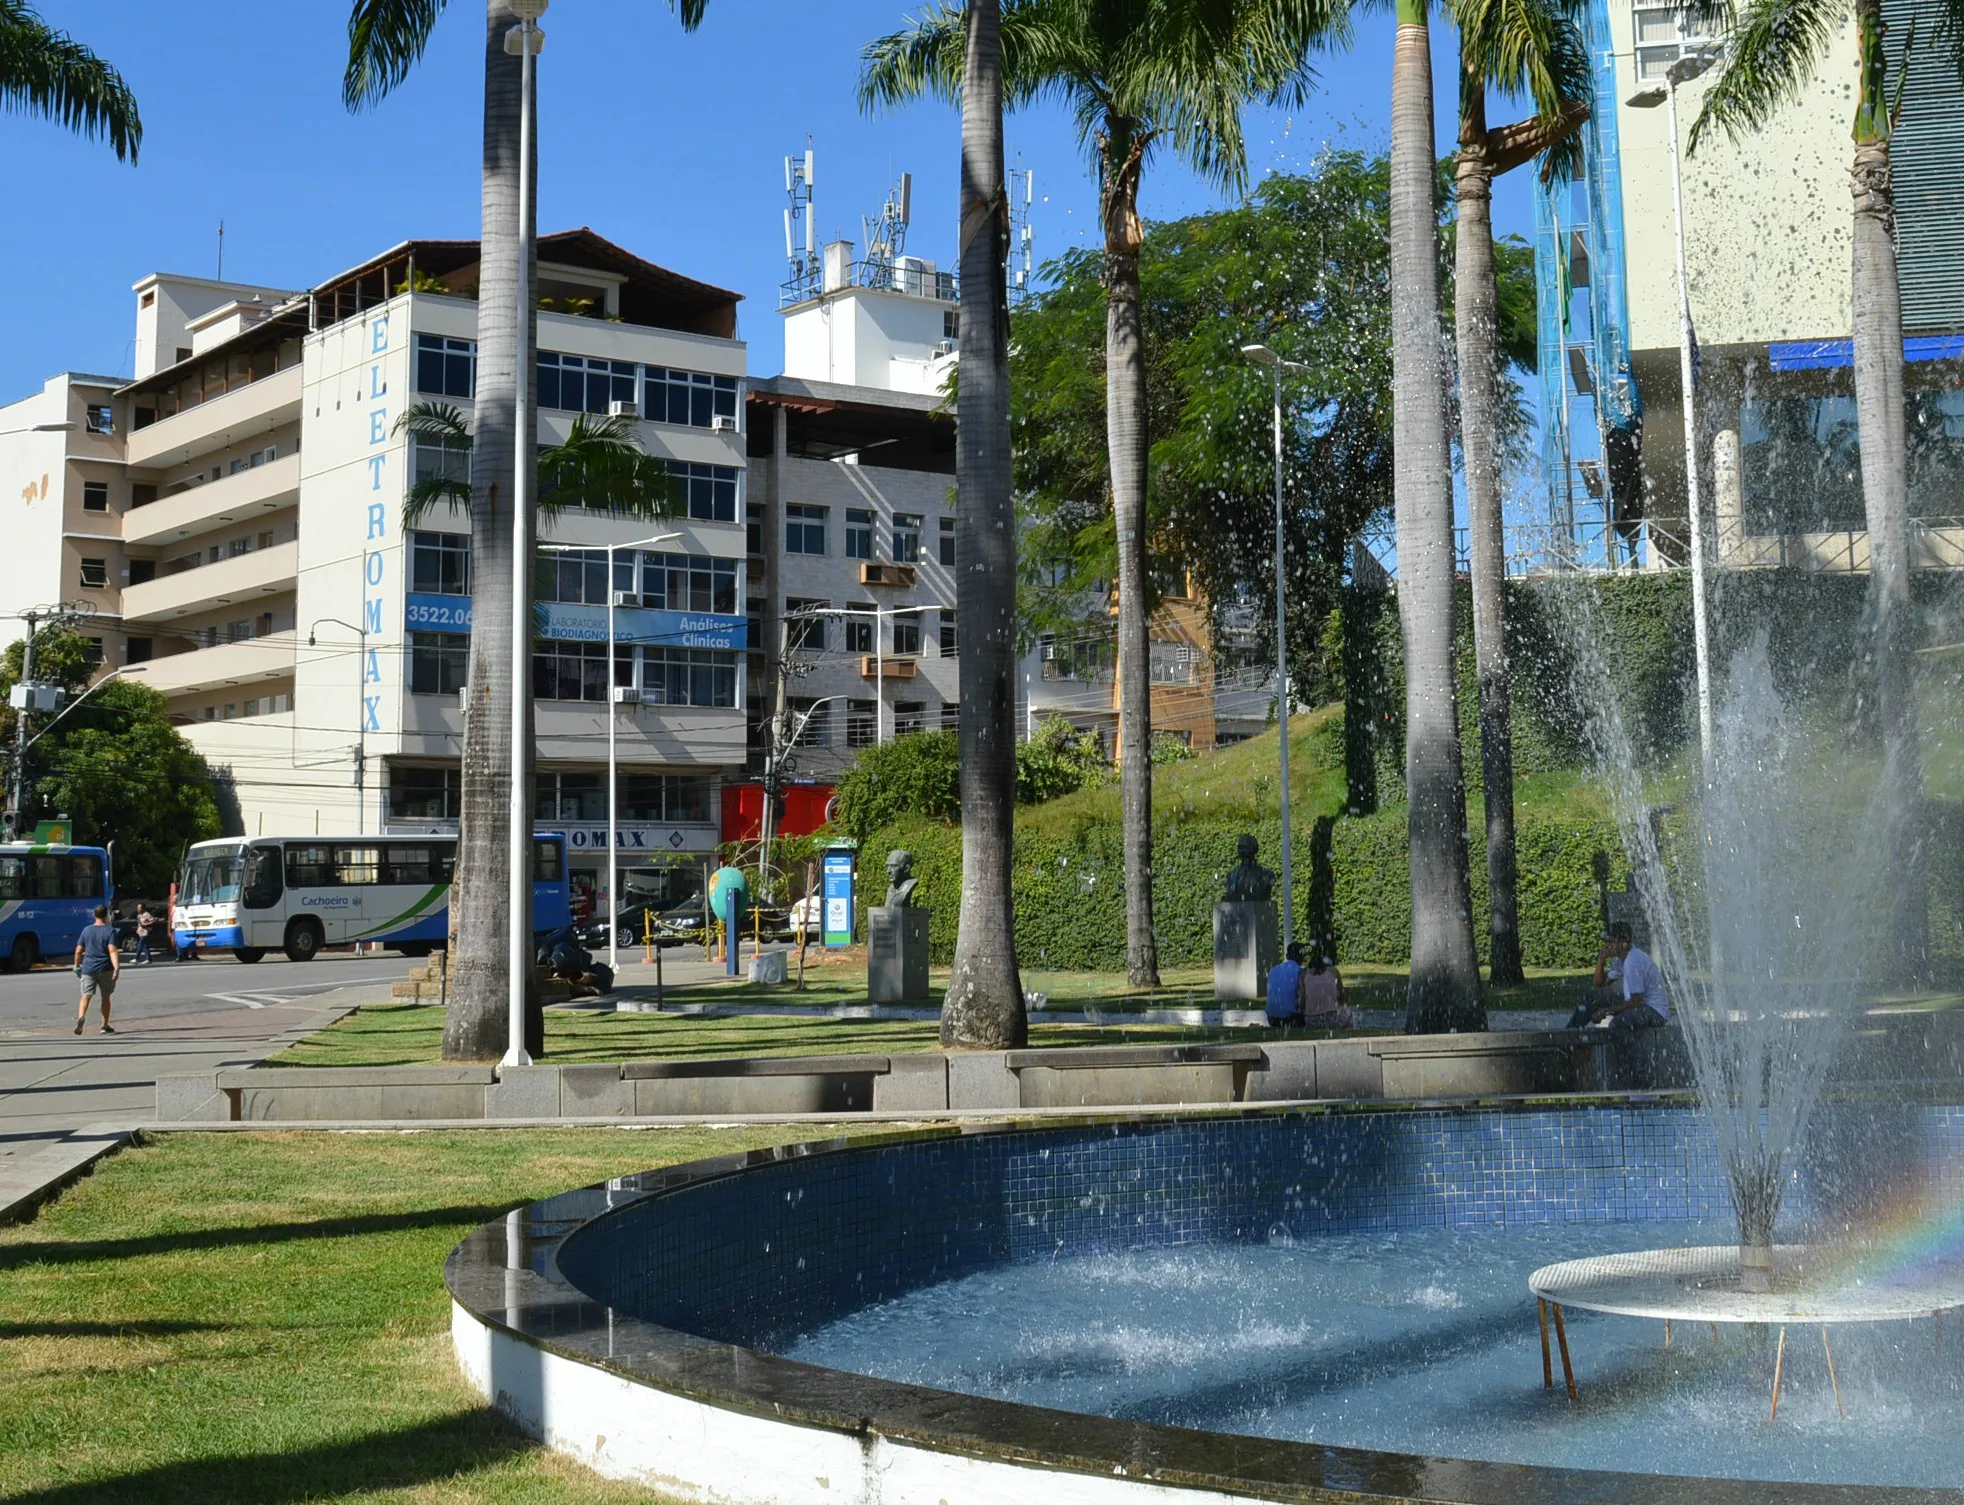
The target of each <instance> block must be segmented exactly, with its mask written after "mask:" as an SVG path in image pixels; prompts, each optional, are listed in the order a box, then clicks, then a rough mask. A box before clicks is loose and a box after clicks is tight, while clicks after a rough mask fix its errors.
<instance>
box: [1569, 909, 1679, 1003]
mask: <svg viewBox="0 0 1964 1505" xmlns="http://www.w3.org/2000/svg"><path fill="white" fill-rule="evenodd" d="M1594 981H1595V988H1594V989H1593V990H1592V993H1591V996H1589V997H1587V998H1584V999H1583V1000H1582V1002H1581V1003H1580V1004H1578V1005H1577V1006H1576V1010H1575V1012H1574V1013H1573V1014H1571V1015H1570V1016H1569V1021H1568V1027H1569V1028H1570V1029H1582V1028H1584V1027H1585V1026H1587V1025H1591V1024H1598V1023H1601V1022H1603V1021H1605V1020H1606V1021H1608V1024H1609V1027H1610V1028H1611V1029H1619V1030H1622V1029H1655V1028H1656V1027H1657V1026H1658V1025H1660V1024H1667V1023H1669V1022H1670V1018H1671V991H1670V989H1669V987H1667V986H1666V985H1665V982H1664V973H1663V970H1662V969H1661V968H1659V967H1658V965H1657V963H1656V962H1654V961H1652V960H1651V957H1650V953H1649V952H1647V951H1645V950H1644V949H1643V948H1642V947H1640V946H1633V945H1631V944H1630V926H1629V923H1628V922H1627V921H1624V920H1618V921H1616V922H1615V923H1614V924H1612V925H1611V926H1610V927H1609V938H1608V939H1607V940H1605V941H1604V942H1603V949H1602V951H1601V952H1600V953H1599V954H1598V955H1597V957H1596V976H1595V979H1594ZM1612 984H1615V985H1616V986H1618V987H1620V989H1621V991H1622V994H1623V996H1622V998H1621V999H1620V1000H1619V999H1618V998H1617V997H1616V993H1615V991H1614V989H1613V988H1612Z"/></svg>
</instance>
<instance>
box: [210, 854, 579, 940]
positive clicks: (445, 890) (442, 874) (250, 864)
mask: <svg viewBox="0 0 1964 1505" xmlns="http://www.w3.org/2000/svg"><path fill="white" fill-rule="evenodd" d="M456 860H457V838H456V837H454V836H253V837H245V838H240V837H233V838H230V839H227V840H223V841H201V842H199V843H198V844H197V845H195V846H194V847H192V848H191V850H190V851H189V852H188V853H187V854H186V855H185V858H184V868H183V871H182V872H181V873H180V874H179V876H178V880H177V912H176V914H175V915H173V916H172V917H171V934H172V939H173V940H174V941H175V942H176V944H177V949H178V950H179V951H180V952H183V951H188V950H190V949H191V948H193V947H196V946H203V947H205V948H207V949H208V950H214V951H220V950H223V951H230V952H232V953H233V954H234V955H235V956H237V957H238V959H239V960H240V961H242V962H256V961H258V960H259V959H260V958H261V957H263V956H264V955H265V954H266V953H267V952H268V951H273V950H280V951H284V952H285V953H286V955H287V957H288V959H289V960H292V961H296V962H305V961H312V960H313V959H314V957H315V956H316V955H317V954H318V953H319V951H320V949H321V947H323V946H345V945H348V944H351V943H352V942H355V941H370V942H373V943H375V944H377V945H382V946H388V947H392V948H393V949H395V950H397V951H400V952H402V953H403V954H404V955H405V956H427V955H429V953H430V952H431V951H433V950H435V949H436V948H437V947H439V946H441V945H442V944H443V943H444V941H445V940H446V939H447V938H448V936H449V934H450V879H451V871H452V868H453V867H454V865H455V863H456ZM499 898H500V904H501V905H502V901H503V896H502V895H500V896H499ZM570 923H572V908H571V904H570V901H569V898H568V895H567V889H566V838H565V837H564V836H562V835H560V834H558V833H556V832H555V833H553V834H550V835H542V836H538V837H536V838H534V840H533V843H532V928H533V930H534V932H535V933H536V934H540V935H543V934H545V933H547V932H549V931H554V930H563V929H564V928H565V927H566V926H567V925H569V924H570Z"/></svg>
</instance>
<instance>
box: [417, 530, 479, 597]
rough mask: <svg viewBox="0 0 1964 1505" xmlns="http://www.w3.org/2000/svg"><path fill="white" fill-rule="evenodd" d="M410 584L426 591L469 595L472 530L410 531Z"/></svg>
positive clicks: (436, 593)
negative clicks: (445, 531)
mask: <svg viewBox="0 0 1964 1505" xmlns="http://www.w3.org/2000/svg"><path fill="white" fill-rule="evenodd" d="M409 588H410V589H411V590H413V591H418V592H420V593H422V594H424V595H432V596H468V595H469V594H470V593H471V536H470V534H468V533H412V534H410V535H409Z"/></svg>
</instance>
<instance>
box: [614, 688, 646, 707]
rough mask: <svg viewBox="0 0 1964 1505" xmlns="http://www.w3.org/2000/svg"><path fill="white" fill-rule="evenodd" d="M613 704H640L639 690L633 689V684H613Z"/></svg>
mask: <svg viewBox="0 0 1964 1505" xmlns="http://www.w3.org/2000/svg"><path fill="white" fill-rule="evenodd" d="M614 704H615V705H639V704H641V692H640V691H639V690H637V689H635V688H634V686H633V685H615V686H614Z"/></svg>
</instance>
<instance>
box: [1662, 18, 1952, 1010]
mask: <svg viewBox="0 0 1964 1505" xmlns="http://www.w3.org/2000/svg"><path fill="white" fill-rule="evenodd" d="M1700 8H1701V9H1703V10H1705V11H1708V12H1713V13H1716V15H1717V16H1718V17H1720V18H1721V19H1722V20H1723V21H1724V22H1725V23H1726V26H1727V30H1728V31H1729V36H1728V37H1727V42H1726V48H1725V52H1724V54H1723V57H1722V60H1721V62H1720V65H1719V70H1718V75H1717V78H1716V80H1715V81H1714V82H1713V84H1712V86H1711V87H1710V89H1708V90H1707V91H1706V93H1705V102H1704V105H1703V107H1702V108H1701V109H1700V110H1699V112H1698V118H1697V120H1696V121H1694V122H1693V123H1692V127H1691V139H1690V142H1689V150H1690V151H1692V152H1696V151H1697V150H1698V148H1699V147H1700V146H1701V145H1702V144H1703V143H1704V141H1705V139H1706V138H1707V137H1708V136H1709V135H1710V133H1711V132H1712V131H1713V130H1715V129H1717V130H1723V131H1724V132H1725V133H1726V134H1727V135H1728V136H1730V137H1732V138H1733V139H1734V140H1737V139H1738V138H1739V137H1740V136H1742V135H1744V134H1746V133H1747V132H1749V131H1755V130H1759V129H1761V128H1762V127H1764V126H1765V125H1767V124H1768V123H1769V122H1770V121H1771V120H1772V119H1773V117H1774V115H1775V114H1776V113H1777V112H1778V111H1779V110H1780V109H1781V107H1782V106H1784V105H1787V104H1790V103H1792V102H1794V101H1795V100H1798V99H1799V98H1800V97H1801V95H1802V93H1803V91H1804V90H1805V89H1806V87H1807V85H1808V84H1809V83H1810V82H1811V81H1812V79H1813V77H1814V73H1815V70H1816V69H1818V68H1819V67H1820V65H1821V61H1822V59H1824V58H1825V57H1826V56H1827V54H1828V50H1829V48H1830V47H1831V46H1832V45H1833V43H1834V39H1835V37H1836V36H1837V35H1839V33H1840V31H1841V27H1842V25H1843V24H1844V22H1845V21H1846V20H1847V19H1848V17H1849V16H1850V15H1851V14H1852V15H1853V17H1854V21H1855V44H1856V53H1857V61H1856V70H1855V73H1856V87H1855V89H1854V91H1853V98H1854V103H1855V119H1854V138H1855V160H1854V171H1853V174H1852V181H1853V186H1854V195H1855V203H1854V213H1855V224H1854V242H1855V250H1854V258H1853V276H1854V291H1853V308H1854V323H1855V408H1856V414H1857V426H1858V428H1859V430H1860V436H1861V453H1862V501H1863V506H1864V509H1865V511H1866V512H1867V514H1868V535H1869V558H1870V561H1871V568H1870V571H1869V587H1870V594H1871V599H1872V601H1873V606H1874V618H1875V639H1874V641H1875V667H1876V699H1877V703H1878V708H1879V710H1880V712H1881V717H1882V759H1883V780H1884V786H1885V791H1886V800H1887V806H1886V809H1885V812H1884V819H1885V820H1886V821H1887V822H1888V826H1889V831H1888V836H1887V841H1888V844H1889V850H1890V851H1891V852H1892V853H1893V854H1894V855H1895V859H1896V860H1895V861H1894V862H1893V863H1892V864H1891V866H1890V881H1891V883H1892V885H1893V886H1892V891H1891V895H1890V925H1889V933H1890V941H1891V963H1892V970H1893V972H1894V973H1895V977H1896V980H1897V981H1898V982H1899V983H1901V984H1903V985H1906V986H1914V985H1916V984H1918V983H1921V982H1923V981H1925V980H1926V979H1927V977H1928V974H1929V964H1930V893H1929V877H1928V867H1929V852H1928V850H1927V848H1928V843H1929V831H1930V822H1929V820H1928V817H1927V814H1926V812H1925V807H1924V801H1923V755H1922V749H1921V748H1920V747H1919V746H1918V741H1917V709H1916V687H1915V684H1914V679H1913V675H1912V670H1911V664H1912V658H1911V654H1912V652H1913V649H1914V643H1913V629H1912V619H1913V611H1912V607H1911V603H1910V584H1909V539H1908V514H1909V483H1908V454H1907V449H1908V443H1907V439H1906V424H1907V414H1906V408H1905V404H1904V400H1903V299H1902V287H1901V284H1900V282H1899V280H1898V278H1897V271H1896V233H1895V222H1896V198H1895V188H1894V185H1893V184H1892V183H1891V181H1890V163H1889V147H1890V139H1891V138H1892V137H1893V136H1894V134H1895V131H1896V126H1897V123H1898V121H1899V120H1900V118H1901V116H1902V114H1903V112H1904V111H1905V109H1907V110H1910V111H1917V110H1924V111H1927V110H1929V109H1930V108H1932V104H1933V102H1932V101H1929V100H1927V99H1923V98H1919V97H1916V96H1914V95H1910V96H1908V97H1906V96H1905V90H1904V88H1903V80H1901V79H1899V80H1898V81H1897V83H1896V85H1895V87H1894V89H1893V91H1892V89H1891V85H1890V79H1889V59H1888V55H1887V52H1886V50H1885V46H1884V38H1883V34H1884V29H1885V28H1884V26H1883V20H1882V0H1746V3H1745V4H1744V5H1735V4H1734V0H1702V3H1701V6H1700ZM1929 9H1930V11H1933V12H1934V15H1932V16H1931V17H1930V19H1931V20H1932V21H1933V22H1934V24H1933V26H1932V29H1931V34H1929V35H1926V38H1925V42H1924V45H1930V44H1931V43H1932V42H1934V44H1935V45H1937V46H1939V47H1941V48H1943V50H1944V53H1945V60H1946V61H1947V62H1948V63H1949V65H1950V66H1951V68H1952V69H1954V70H1955V72H1956V73H1957V74H1958V75H1959V77H1964V0H1935V3H1934V4H1933V5H1932V6H1931V7H1929ZM1917 44H1918V43H1917V35H1916V29H1915V28H1914V27H1912V28H1911V30H1910V33H1909V36H1908V37H1907V38H1906V39H1905V42H1904V56H1903V64H1902V66H1903V70H1904V77H1905V78H1906V77H1907V70H1908V51H1909V49H1912V48H1914V47H1915V46H1917ZM1689 437H1690V438H1692V439H1695V437H1696V436H1695V435H1693V436H1689Z"/></svg>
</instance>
